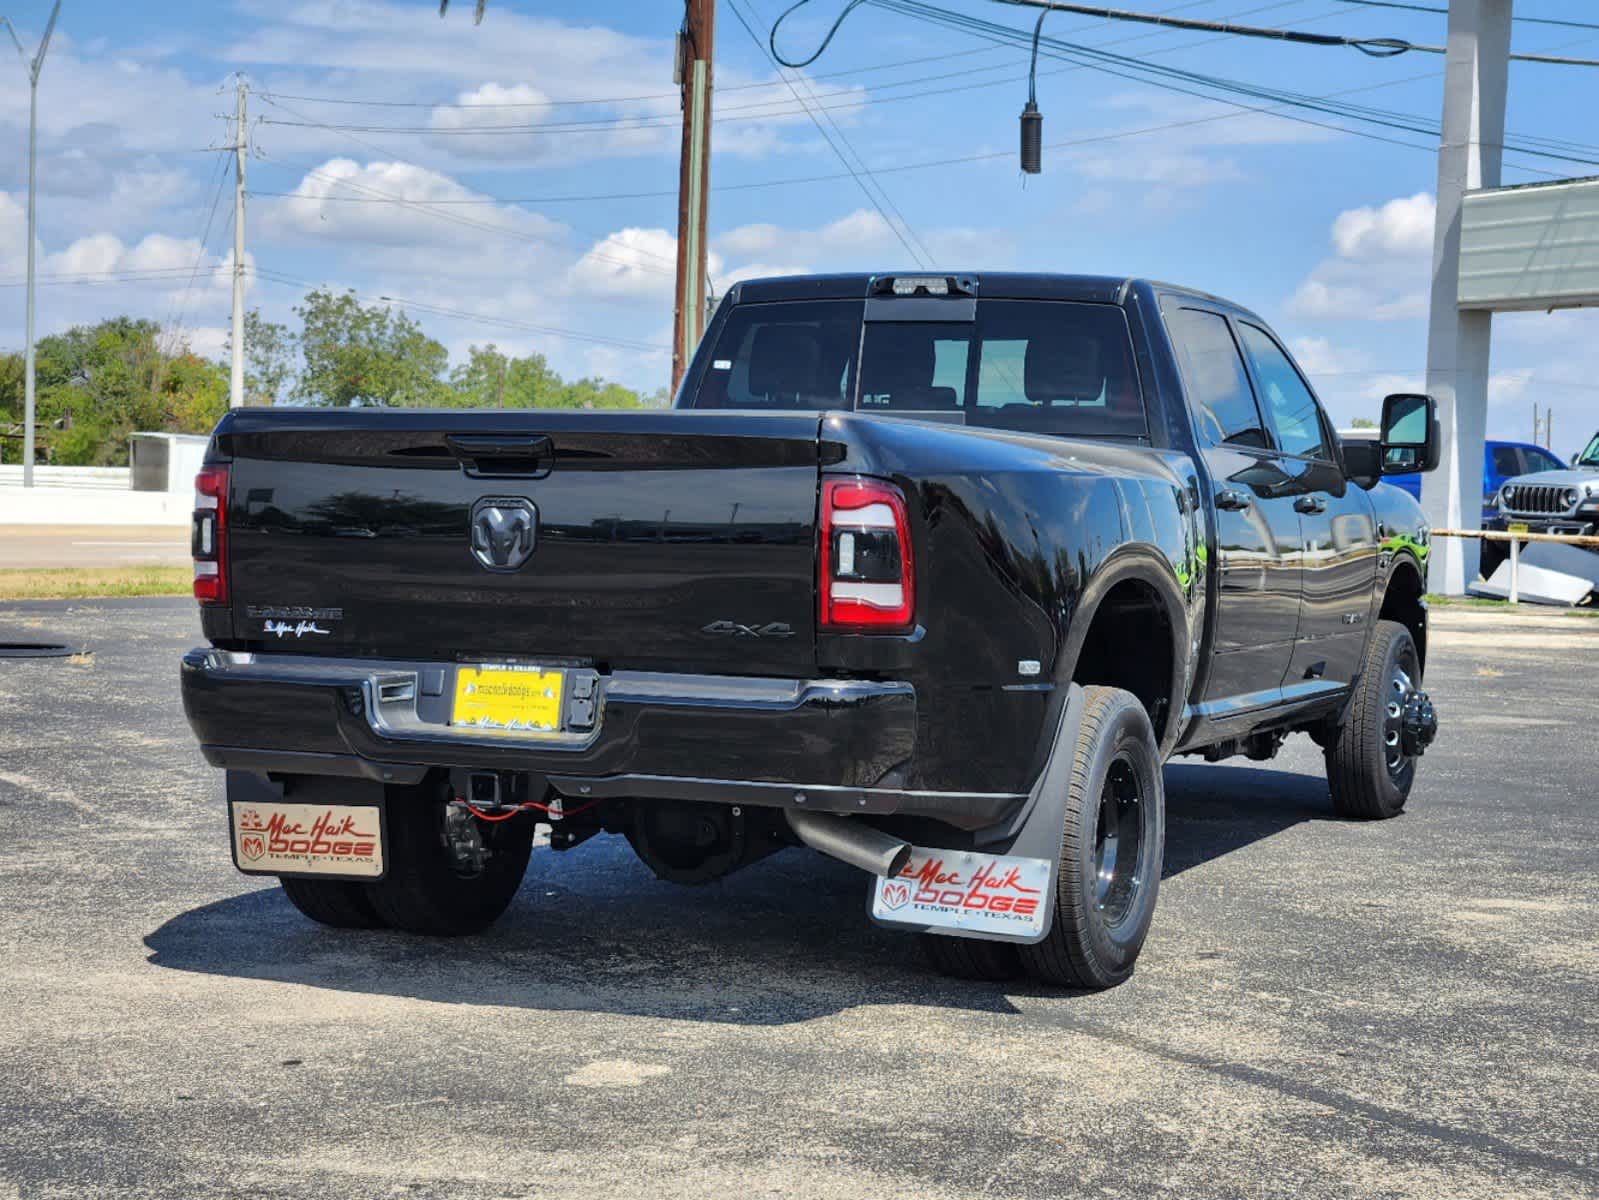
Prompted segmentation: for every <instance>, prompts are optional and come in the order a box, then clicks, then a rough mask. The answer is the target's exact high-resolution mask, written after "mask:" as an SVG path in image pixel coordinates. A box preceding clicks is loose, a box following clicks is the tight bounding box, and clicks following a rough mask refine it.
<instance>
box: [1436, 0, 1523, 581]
mask: <svg viewBox="0 0 1599 1200" xmlns="http://www.w3.org/2000/svg"><path fill="white" fill-rule="evenodd" d="M1511 3H1512V0H1449V43H1448V56H1447V62H1446V65H1445V68H1444V110H1443V140H1442V143H1441V144H1440V145H1439V147H1438V216H1437V224H1436V226H1435V230H1434V233H1433V250H1432V308H1431V313H1430V316H1429V319H1428V326H1427V390H1428V391H1429V392H1431V393H1432V395H1433V396H1435V397H1436V398H1437V400H1438V417H1439V421H1440V423H1441V424H1442V426H1443V439H1444V444H1443V455H1442V459H1441V461H1440V463H1439V466H1438V470H1436V471H1434V472H1433V473H1431V474H1429V475H1423V476H1422V484H1421V503H1422V507H1423V508H1424V509H1425V510H1426V513H1427V519H1428V520H1429V521H1430V522H1431V523H1432V524H1433V525H1434V526H1435V527H1437V528H1440V529H1442V528H1450V529H1476V528H1478V527H1479V526H1480V525H1481V523H1482V483H1483V480H1482V444H1483V439H1484V437H1485V436H1486V434H1487V426H1488V346H1489V339H1490V336H1491V334H1492V330H1493V316H1492V314H1490V313H1487V312H1461V311H1460V307H1459V291H1460V209H1461V202H1462V200H1463V199H1464V197H1465V194H1466V192H1467V191H1468V190H1470V189H1474V188H1484V187H1498V186H1499V166H1500V159H1501V157H1502V154H1503V145H1502V143H1503V142H1504V135H1505V84H1506V75H1507V73H1508V70H1509V65H1510V8H1511ZM1479 550H1480V546H1479V544H1478V543H1477V541H1476V540H1475V539H1462V538H1439V539H1438V540H1437V541H1435V542H1434V543H1433V545H1432V558H1431V563H1430V567H1429V569H1428V579H1427V584H1428V587H1429V588H1431V590H1433V591H1435V592H1440V593H1442V594H1444V595H1450V596H1458V595H1461V594H1462V593H1464V592H1465V590H1466V585H1467V584H1468V583H1470V582H1471V581H1472V580H1473V579H1475V578H1476V576H1477V562H1478V556H1479V553H1478V552H1479Z"/></svg>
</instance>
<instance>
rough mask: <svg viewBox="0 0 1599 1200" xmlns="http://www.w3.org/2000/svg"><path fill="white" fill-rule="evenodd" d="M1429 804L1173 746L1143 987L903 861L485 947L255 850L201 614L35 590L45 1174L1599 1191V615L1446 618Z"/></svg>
mask: <svg viewBox="0 0 1599 1200" xmlns="http://www.w3.org/2000/svg"><path fill="white" fill-rule="evenodd" d="M1434 624H1435V634H1434V640H1433V648H1432V662H1431V670H1430V671H1429V675H1428V684H1429V687H1430V690H1431V691H1432V694H1433V696H1434V699H1435V700H1436V701H1437V704H1438V708H1439V711H1440V713H1441V714H1442V721H1443V726H1442V732H1441V733H1440V736H1439V739H1438V742H1437V744H1436V746H1435V747H1434V748H1433V749H1432V751H1431V752H1430V753H1429V754H1428V756H1427V758H1426V760H1425V762H1424V764H1423V771H1422V778H1421V781H1420V782H1419V783H1418V785H1417V789H1416V794H1415V796H1414V797H1413V799H1412V803H1411V808H1410V811H1409V812H1408V813H1407V814H1406V815H1405V816H1403V817H1401V818H1399V819H1398V820H1396V821H1393V822H1389V823H1386V824H1380V825H1368V824H1348V823H1343V822H1339V821H1336V820H1334V819H1333V818H1332V814H1331V809H1330V804H1329V801H1328V797H1327V790H1326V786H1325V783H1324V781H1323V778H1322V775H1321V760H1320V755H1319V752H1318V751H1317V750H1316V749H1315V747H1314V746H1312V745H1311V744H1310V743H1309V741H1308V740H1306V739H1304V738H1296V739H1294V740H1293V741H1291V742H1290V744H1289V746H1288V749H1287V751H1286V752H1285V753H1284V755H1283V756H1282V757H1281V758H1279V759H1278V760H1277V761H1275V762H1273V763H1270V764H1262V765H1255V764H1249V763H1244V762H1243V761H1242V760H1236V763H1228V764H1223V765H1218V766H1210V765H1205V764H1202V763H1199V762H1197V761H1194V760H1180V761H1178V762H1176V763H1174V764H1173V765H1171V766H1169V767H1168V768H1167V787H1168V803H1169V806H1170V829H1169V833H1168V846H1167V860H1166V870H1165V878H1164V882H1163V884H1162V888H1161V897H1160V908H1159V911H1158V912H1157V915H1156V918H1155V926H1154V930H1153V932H1152V934H1151V938H1150V941H1149V944H1148V946H1147V948H1146V950H1145V952H1144V956H1143V958H1142V959H1141V961H1140V963H1139V967H1138V970H1137V972H1136V974H1135V975H1134V977H1133V979H1132V980H1131V982H1130V983H1128V984H1126V985H1125V986H1123V987H1121V988H1118V989H1116V990H1114V991H1112V992H1109V993H1105V994H1099V995H1081V994H1070V993H1059V992H1051V991H1048V990H1044V989H1041V988H1038V987H1035V986H1033V985H1029V984H1016V985H991V984H964V983H958V982H953V981H949V980H946V979H943V978H940V977H939V976H936V975H934V974H932V973H931V972H930V971H929V970H928V969H926V968H925V967H924V966H923V965H922V964H921V962H920V961H919V959H918V957H917V953H916V945H915V942H914V940H912V939H909V938H904V937H901V936H896V935H892V934H889V933H886V932H884V931H881V930H878V929H876V928H874V927H873V926H871V924H870V923H869V922H868V920H867V918H866V913H865V907H866V883H865V879H864V877H863V876H862V875H860V874H859V873H856V872H853V871H851V870H850V869H849V868H847V867H843V866H841V865H839V864H836V863H832V862H830V861H829V860H825V859H823V858H821V857H819V856H816V855H814V854H811V853H809V852H804V851H800V850H789V851H785V852H783V853H782V854H780V855H778V856H776V857H774V858H771V859H768V860H766V861H764V862H762V863H760V864H757V865H756V866H755V867H753V868H751V869H749V870H747V871H745V872H743V873H741V874H738V875H735V876H733V877H732V878H731V879H730V880H728V881H727V882H725V883H723V884H719V885H715V886H711V887H707V888H701V889H696V890H688V889H681V888H675V887H671V886H669V885H666V884H661V883H657V882H655V881H654V879H653V878H652V877H651V876H650V875H649V873H648V871H647V870H646V869H645V868H644V867H643V866H641V865H640V864H638V863H637V862H636V861H635V860H634V859H633V857H632V854H631V852H630V851H629V850H628V849H627V847H626V845H625V843H621V842H620V841H619V840H616V839H598V840H596V841H593V842H590V843H587V844H585V845H584V846H582V847H581V848H579V849H577V850H576V851H573V852H572V853H570V854H567V855H561V856H555V855H552V854H550V853H549V852H548V851H547V850H545V851H540V852H537V853H536V854H535V858H534V864H533V867H532V868H531V869H530V871H529V875H528V879H527V882H526V884H525V885H524V887H523V890H522V892H521V894H520V896H519V898H518V900H517V902H516V904H515V905H514V906H513V908H512V910H511V912H510V913H509V914H508V916H507V917H506V918H505V919H504V920H503V921H502V922H501V923H500V924H498V925H497V926H495V927H494V928H493V929H491V930H490V931H489V933H487V934H486V935H484V936H482V937H479V938H475V939H469V940H464V941H459V942H433V941H423V940H415V939H410V938H406V937H401V936H398V935H392V934H375V935H374V934H349V933H341V932H335V931H330V930H327V929H323V928H320V927H316V926H313V925H311V924H310V923H308V922H307V921H305V920H304V919H303V918H301V917H300V916H299V915H298V914H297V913H296V912H294V911H293V910H292V909H291V908H290V907H289V905H288V903H287V902H286V901H285V900H283V899H282V898H281V896H280V895H279V893H278V891H277V889H276V888H275V887H272V886H266V885H264V883H263V881H260V880H253V879H247V878H245V877H243V876H240V875H238V874H236V873H235V872H234V870H233V868H232V866H231V864H230V862H229V857H228V849H227V841H226V826H225V818H224V815H223V809H222V804H221V798H220V795H221V793H220V784H221V781H220V777H219V775H218V774H217V773H216V772H214V771H213V770H212V769H210V768H209V767H208V766H207V765H206V764H205V763H204V761H203V760H202V759H201V757H200V755H199V753H198V752H197V750H196V748H195V746H194V744H193V742H192V739H191V737H190V735H189V731H188V728H187V726H186V725H185V723H184V721H183V717H182V713H181V710H180V707H179V703H178V692H177V659H178V656H179V654H180V653H181V651H182V650H184V649H185V648H187V647H188V646H190V645H192V644H195V643H196V642H198V640H199V633H198V624H197V621H196V619H195V617H194V614H193V609H192V605H191V604H190V603H189V602H188V601H185V600H125V601H105V602H78V603H34V604H18V605H11V606H0V640H18V639H22V638H34V639H44V638H47V637H48V638H50V639H52V640H61V641H68V642H71V643H73V644H75V645H81V646H84V647H87V648H88V649H89V650H91V651H92V654H91V655H88V656H81V655H80V656H78V657H77V658H74V659H71V660H66V659H61V660H54V661H48V662H47V661H30V662H19V661H9V662H8V661H4V660H0V950H3V960H4V968H3V971H0V1197H5V1198H9V1197H12V1196H20V1197H33V1196H41V1197H53V1196H72V1197H81V1196H95V1195H116V1196H126V1197H140V1196H199V1195H227V1196H235V1195H237V1196H263V1197H267V1196H270V1197H278V1196H282V1197H313V1196H314V1197H345V1196H349V1197H357V1196H359V1197H366V1196H388V1195H417V1196H440V1197H452V1198H453V1197H464V1198H475V1197H501V1196H539V1197H555V1196H595V1197H710V1196H738V1197H741V1198H754V1197H769V1196H770V1197H778V1196H781V1197H862V1198H866V1197H870V1198H872V1200H884V1198H888V1197H916V1198H919V1200H932V1198H937V1197H977V1196H983V1197H1040V1198H1056V1197H1063V1196H1074V1197H1075V1196H1084V1197H1088V1196H1107V1197H1145V1196H1166V1195H1169V1196H1174V1197H1333V1196H1339V1197H1342V1196H1351V1197H1354V1196H1358V1197H1437V1198H1440V1200H1442V1198H1450V1200H1465V1198H1471V1197H1483V1198H1489V1197H1492V1198H1494V1200H1500V1198H1503V1197H1509V1196H1529V1197H1551V1198H1554V1197H1558V1198H1561V1200H1568V1198H1570V1197H1576V1196H1585V1195H1599V1003H1596V1002H1599V834H1596V804H1599V800H1596V785H1599V755H1596V753H1595V724H1596V722H1595V717H1596V714H1599V705H1596V703H1595V700H1594V695H1595V683H1596V680H1599V620H1593V619H1586V618H1581V617H1576V616H1568V615H1562V614H1548V615H1541V616H1540V615H1531V614H1527V615H1516V616H1504V615H1500V614H1492V613H1483V612H1481V611H1477V610H1462V609H1445V610H1441V611H1440V612H1437V613H1435V617H1434Z"/></svg>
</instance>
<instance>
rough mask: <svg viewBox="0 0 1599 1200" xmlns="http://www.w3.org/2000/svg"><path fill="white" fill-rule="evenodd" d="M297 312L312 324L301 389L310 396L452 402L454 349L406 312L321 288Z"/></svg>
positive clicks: (412, 403) (305, 339)
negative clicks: (449, 376) (449, 373)
mask: <svg viewBox="0 0 1599 1200" xmlns="http://www.w3.org/2000/svg"><path fill="white" fill-rule="evenodd" d="M294 311H295V312H296V313H298V314H299V316H300V319H301V321H303V322H304V330H303V331H302V333H301V334H300V352H301V355H302V357H303V359H304V365H303V367H302V369H301V372H300V379H299V383H298V385H297V387H296V389H295V394H296V395H297V396H299V397H300V398H301V399H302V400H305V401H307V402H308V403H311V404H327V405H341V406H342V405H352V404H391V405H397V406H401V407H409V408H417V407H426V406H428V405H434V404H441V403H445V402H447V401H448V399H449V391H448V386H447V385H446V383H445V382H444V371H445V368H446V367H447V366H448V365H449V357H450V356H449V351H447V350H446V349H445V348H444V346H443V345H442V344H441V343H439V342H436V341H434V340H433V339H432V338H430V337H428V336H427V335H426V334H425V333H423V332H422V328H421V326H419V325H418V324H417V323H416V322H415V321H413V320H412V319H411V318H410V317H408V316H406V314H405V313H403V312H394V311H393V310H391V309H389V308H387V307H385V306H383V305H370V306H369V305H364V304H362V303H361V302H360V301H359V300H358V299H357V298H356V296H355V293H354V292H344V293H343V294H339V295H336V294H334V293H333V292H331V291H324V290H321V289H318V290H316V291H312V292H308V293H306V297H305V300H304V302H303V303H302V304H301V305H300V306H298V307H297V308H296V309H295V310H294Z"/></svg>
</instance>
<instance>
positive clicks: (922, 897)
mask: <svg viewBox="0 0 1599 1200" xmlns="http://www.w3.org/2000/svg"><path fill="white" fill-rule="evenodd" d="M1050 865H1051V864H1050V862H1049V860H1048V859H1045V858H1020V857H1016V856H1012V855H1005V854H979V853H973V852H970V851H965V850H934V849H926V848H923V847H921V846H918V847H916V848H915V849H913V850H912V852H911V858H910V861H909V862H908V863H907V864H906V865H905V869H904V870H903V871H901V872H900V873H899V874H898V875H896V876H895V877H894V878H892V879H879V880H877V881H876V882H875V884H874V886H873V891H872V916H873V917H874V918H876V919H877V920H879V921H882V922H884V923H885V924H890V925H910V926H914V927H916V928H918V929H958V930H962V931H965V932H970V933H1000V934H1008V935H1010V936H1012V937H1020V938H1028V937H1035V938H1036V937H1038V936H1040V935H1042V934H1043V932H1044V929H1045V916H1046V913H1047V908H1046V905H1047V904H1048V901H1049V872H1050Z"/></svg>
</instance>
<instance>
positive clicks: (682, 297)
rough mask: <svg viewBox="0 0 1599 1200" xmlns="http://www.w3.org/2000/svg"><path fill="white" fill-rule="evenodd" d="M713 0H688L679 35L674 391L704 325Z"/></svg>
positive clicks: (713, 31) (709, 166)
mask: <svg viewBox="0 0 1599 1200" xmlns="http://www.w3.org/2000/svg"><path fill="white" fill-rule="evenodd" d="M715 37H716V3H715V0H685V4H684V12H683V29H682V31H681V32H680V33H679V34H678V52H677V60H678V83H679V84H680V85H681V87H682V103H683V145H682V150H681V155H680V158H679V162H678V177H677V292H676V297H675V301H674V304H673V315H672V391H673V393H674V394H675V393H676V392H677V388H678V384H679V383H681V382H682V380H683V372H684V371H686V370H687V369H688V363H689V359H690V358H692V357H693V355H694V347H695V346H697V345H698V344H699V340H700V334H701V333H702V332H703V331H704V328H705V297H706V282H705V255H706V249H705V230H706V197H707V193H708V191H709V189H710V180H711V58H712V52H713V47H714V44H715Z"/></svg>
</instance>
